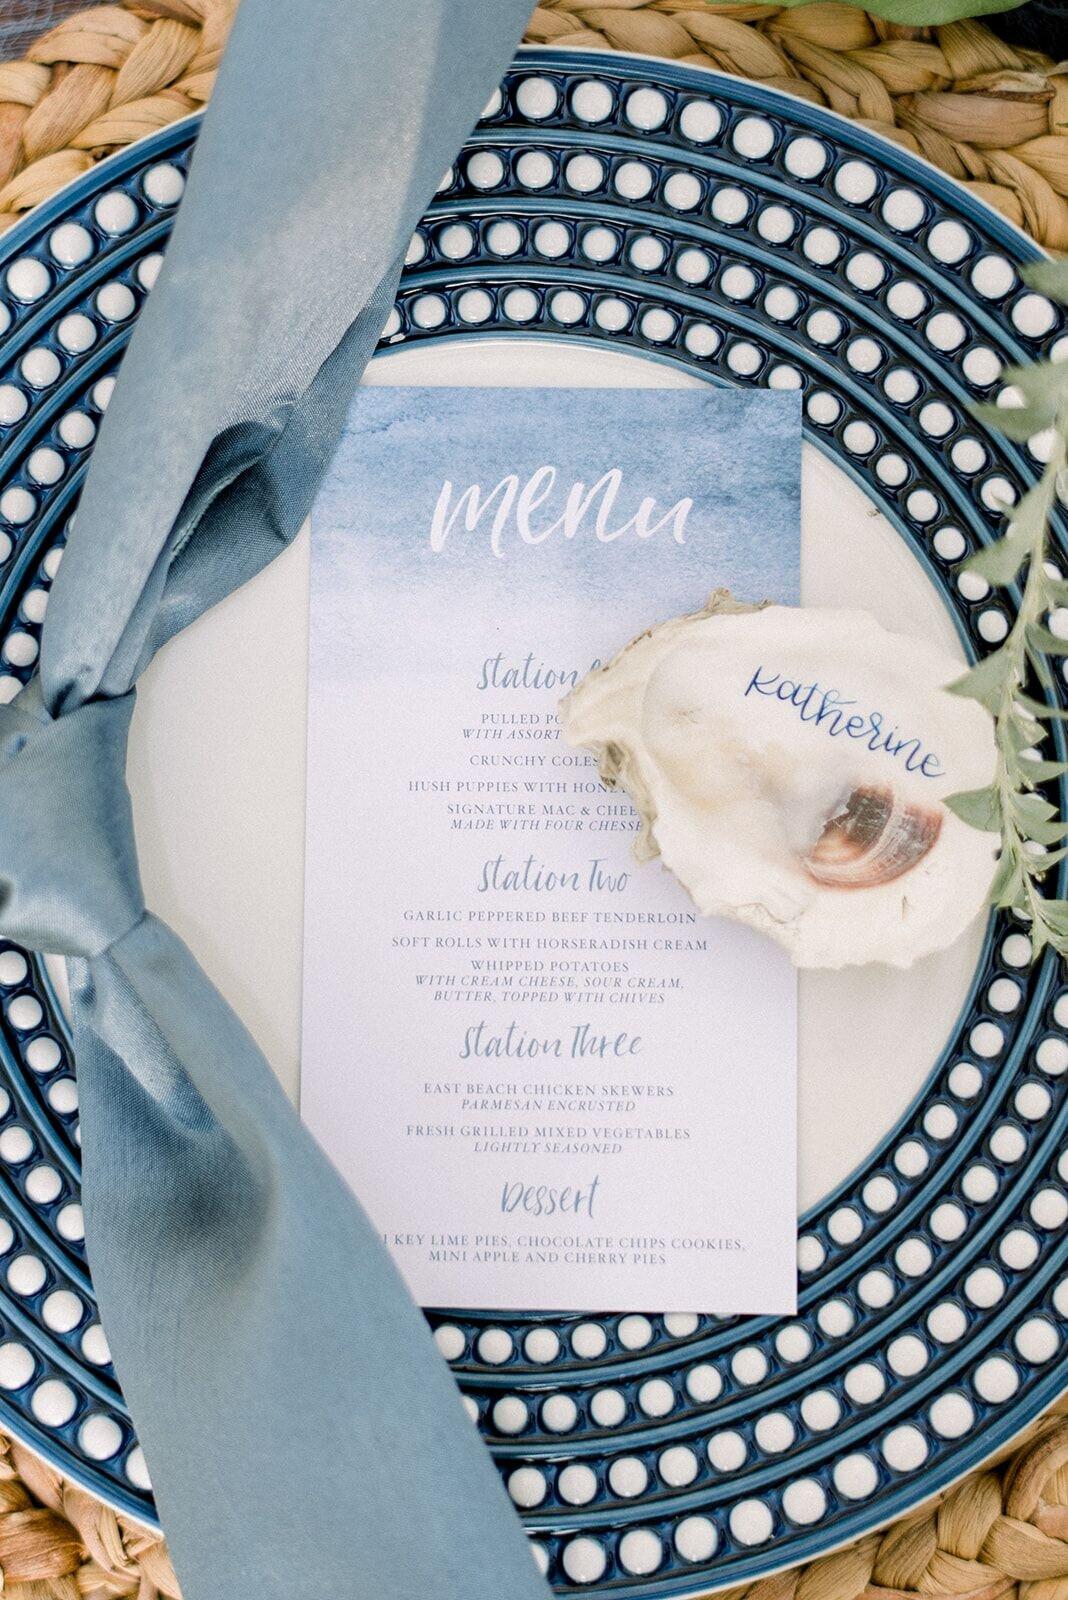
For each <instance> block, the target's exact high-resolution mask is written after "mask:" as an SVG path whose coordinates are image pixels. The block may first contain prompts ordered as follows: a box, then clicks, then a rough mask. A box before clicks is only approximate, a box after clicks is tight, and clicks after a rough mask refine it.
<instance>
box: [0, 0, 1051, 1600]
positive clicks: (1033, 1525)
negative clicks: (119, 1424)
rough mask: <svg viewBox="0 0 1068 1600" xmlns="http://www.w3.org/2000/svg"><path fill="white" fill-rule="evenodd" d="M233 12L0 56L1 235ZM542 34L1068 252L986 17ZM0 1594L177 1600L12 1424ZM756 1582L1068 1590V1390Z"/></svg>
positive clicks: (606, 27) (160, 105)
mask: <svg viewBox="0 0 1068 1600" xmlns="http://www.w3.org/2000/svg"><path fill="white" fill-rule="evenodd" d="M295 3H297V4H301V3H304V0H295ZM391 3H393V4H402V3H403V0H391ZM3 4H4V0H0V6H2V5H3ZM235 5H236V0H141V3H133V0H129V3H127V0H123V3H122V4H120V5H103V6H95V7H93V8H91V9H90V10H86V11H82V12H80V13H78V14H77V15H75V16H72V17H70V18H68V19H67V20H66V21H64V22H62V23H60V24H59V26H57V27H55V28H52V29H51V30H50V31H49V32H48V33H46V34H45V35H43V36H42V37H41V38H39V39H38V40H37V41H36V42H35V43H34V44H32V45H31V47H30V49H29V50H28V51H27V53H26V55H25V57H24V58H23V59H22V60H19V61H12V62H6V63H0V230H2V229H3V228H5V227H9V226H10V225H11V224H12V223H13V222H15V221H17V220H18V218H19V216H21V215H22V214H23V213H24V212H25V211H27V210H28V209H29V208H30V207H32V206H34V205H36V204H38V202H39V201H41V200H43V199H45V198H46V197H47V196H48V195H49V194H51V193H52V192H53V191H54V190H55V189H58V188H59V187H60V186H61V185H62V184H64V183H67V182H68V181H69V180H70V179H71V178H74V177H76V176H77V175H78V174H79V173H81V172H84V171H85V170H86V169H87V168H89V167H90V166H92V165H93V163H94V162H95V161H98V160H100V159H101V158H102V157H104V156H106V155H108V154H110V153H111V152H112V151H113V150H116V149H119V148H120V147H121V146H123V145H126V144H129V143H131V142H132V141H133V140H134V139H138V138H140V137H141V136H142V135H144V134H146V133H151V132H152V131H153V130H154V129H156V128H160V127H163V126H165V125H166V124H167V123H169V122H173V121H175V120H176V119H177V118H179V117H182V116H186V115H188V113H190V112H192V111H195V110H196V109H197V108H198V107H199V106H201V105H203V104H204V102H205V101H206V100H207V99H208V98H209V96H210V94H211V90H212V85H213V83H214V78H215V70H216V68H217V66H218V63H219V58H220V55H221V53H222V47H223V45H224V43H225V40H226V35H227V32H228V30H229V26H230V22H231V20H232V17H233V12H234V9H235ZM386 14H387V13H386V12H385V11H384V12H383V15H384V16H385V15H386ZM527 38H528V39H529V40H530V41H532V42H536V43H548V44H554V45H562V46H569V45H575V46H582V47H584V48H587V49H589V48H598V49H620V50H635V51H639V52H641V53H642V54H645V55H661V56H667V57H669V58H671V59H672V60H678V61H687V62H691V63H695V64H697V65H700V66H706V67H707V66H712V67H718V68H719V69H720V70H721V71H726V72H731V73H735V74H737V75H739V76H742V77H748V78H755V79H757V80H759V81H760V82H762V83H768V84H771V85H773V86H774V87H777V88H781V89H786V90H788V91H789V92H791V93H793V94H799V95H803V96H805V97H806V98H807V99H810V100H815V101H817V102H818V103H819V104H821V105H829V106H831V107H832V108H833V109H834V110H836V111H839V112H842V113H843V114H844V115H846V116H849V117H853V118H856V119H857V120H859V121H862V122H864V123H865V125H866V126H868V127H871V128H875V129H877V130H878V131H879V132H881V133H885V134H887V135H888V136H889V137H890V138H893V139H896V140H898V141H899V142H900V143H901V144H904V145H906V146H907V147H908V148H909V149H912V150H915V151H917V152H919V153H920V154H922V155H924V156H926V157H927V158H928V160H930V161H933V162H935V163H936V164H937V165H938V166H940V167H943V168H944V169H945V170H946V171H947V172H950V173H952V175H953V176H954V177H956V178H959V179H961V180H962V181H963V182H965V183H967V184H968V186H969V187H970V188H973V189H975V190H976V191H977V192H978V193H980V194H981V195H982V196H983V197H984V198H985V199H986V200H988V201H989V202H990V203H991V204H993V205H995V206H997V207H998V209H999V210H1001V211H1003V212H1004V213H1005V215H1006V216H1008V217H1010V218H1011V219H1012V221H1014V222H1016V223H1018V224H1020V225H1021V226H1023V227H1025V228H1026V229H1027V230H1028V231H1029V232H1030V233H1031V234H1032V235H1033V236H1034V237H1035V238H1036V239H1038V240H1039V241H1040V242H1041V243H1043V244H1045V245H1046V246H1047V247H1048V248H1050V249H1053V250H1068V63H1061V64H1060V65H1059V66H1058V65H1057V64H1056V63H1055V62H1053V61H1052V60H1051V59H1050V58H1049V57H1047V56H1041V55H1038V54H1036V53H1034V52H1030V51H1026V50H1021V49H1017V48H1014V47H1012V46H1010V45H1007V44H1004V43H1002V41H1001V40H999V39H997V38H996V37H995V36H994V35H993V34H992V33H991V32H990V31H989V29H988V28H986V27H985V26H983V25H982V24H981V23H974V22H962V23H954V24H951V25H950V26H948V27H944V28H932V29H925V28H919V29H916V28H902V27H897V26H894V25H891V24H887V23H884V22H881V21H879V20H878V19H876V18H872V17H869V16H868V15H867V14H866V13H864V12H862V11H858V10H854V9H852V8H851V7H848V6H845V5H838V4H820V3H817V4H812V5H806V6H804V7H802V8H800V9H797V10H783V9H781V8H780V7H777V6H774V5H749V4H735V5H731V4H716V3H710V4H704V3H701V0H601V3H600V4H597V5H587V4H585V3H584V0H546V3H545V4H544V5H541V6H539V7H538V9H537V11H535V13H534V15H533V17H532V18H531V22H530V27H529V31H528V33H527ZM1065 47H1066V50H1068V40H1066V41H1065ZM278 1448H279V1449H280V1450H284V1449H285V1440H284V1439H280V1440H279V1441H278ZM336 1514H337V1510H336V1508H324V1515H336ZM0 1591H2V1594H3V1597H4V1600H180V1597H179V1589H178V1583H177V1580H176V1579H175V1576H174V1572H173V1570H172V1568H171V1565H170V1562H169V1560H168V1558H167V1553H166V1548H165V1546H164V1544H163V1543H162V1541H161V1540H160V1539H159V1538H158V1537H156V1536H154V1535H152V1534H149V1533H147V1532H145V1531H144V1530H143V1529H140V1528H137V1527H136V1526H135V1525H133V1524H130V1523H128V1522H125V1521H124V1520H123V1519H122V1518H120V1517H117V1516H116V1515H115V1514H114V1513H113V1512H111V1511H109V1510H108V1509H107V1508H106V1507H105V1506H103V1505H101V1504H100V1503H99V1502H98V1501H96V1500H94V1499H93V1498H92V1497H91V1496H89V1495H87V1494H85V1493H84V1492H83V1491H82V1490H80V1489H76V1488H74V1487H73V1486H72V1485H70V1484H67V1483H65V1482H64V1481H63V1480H62V1479H60V1478H59V1477H58V1476H57V1474H55V1473H54V1472H52V1471H51V1470H50V1469H49V1468H47V1467H45V1466H43V1465H42V1463H41V1462H39V1461H38V1460H37V1459H36V1458H35V1457H34V1456H32V1455H30V1454H29V1452H28V1451H26V1450H24V1449H23V1448H22V1447H21V1446H19V1445H17V1444H15V1443H13V1442H11V1441H8V1440H6V1439H5V1438H4V1437H3V1435H0ZM359 1592H360V1577H359V1573H358V1572H354V1573H353V1588H352V1594H353V1596H356V1595H357V1594H359ZM743 1596H744V1597H745V1600H931V1597H940V1596H945V1597H950V1596H952V1597H954V1600H1002V1597H1005V1600H1068V1401H1065V1402H1062V1404H1061V1405H1060V1406H1059V1407H1057V1408H1055V1411H1054V1412H1053V1413H1051V1415H1050V1416H1048V1417H1047V1418H1046V1419H1045V1420H1044V1421H1043V1422H1042V1423H1040V1424H1039V1425H1038V1427H1037V1428H1036V1429H1035V1430H1033V1431H1032V1433H1031V1434H1030V1435H1029V1437H1028V1440H1027V1442H1026V1444H1024V1445H1023V1446H1022V1447H1020V1446H1018V1447H1017V1449H1016V1450H1015V1452H1014V1453H1011V1454H1007V1455H1006V1456H1004V1457H1003V1458H1002V1459H1001V1461H1000V1463H998V1464H995V1465H993V1466H990V1467H988V1468H987V1469H985V1470H984V1471H982V1472H979V1473H975V1474H973V1475H972V1476H971V1477H970V1478H968V1479H966V1480H965V1481H964V1482H963V1483H961V1484H960V1485H958V1487H957V1488H955V1489H954V1490H952V1491H951V1492H950V1493H949V1494H948V1495H947V1496H945V1497H944V1498H943V1499H942V1501H941V1502H940V1503H939V1504H937V1505H935V1506H931V1507H927V1508H926V1509H924V1510H922V1511H920V1512H917V1513H915V1514H914V1515H912V1516H910V1517H907V1518H906V1519H904V1520H903V1521H902V1522H899V1523H896V1524H895V1525H894V1526H893V1527H891V1528H889V1529H886V1530H884V1531H883V1532H882V1533H873V1534H870V1535H869V1536H868V1537H867V1538H865V1539H862V1540H861V1541H860V1542H859V1543H858V1544H856V1545H854V1546H851V1547H850V1548H848V1549H846V1550H843V1551H840V1552H839V1553H837V1554H836V1555H832V1556H827V1557H824V1559H823V1560H821V1561H816V1562H813V1563H812V1564H811V1565H810V1566H808V1567H804V1568H797V1569H794V1570H793V1571H790V1572H787V1573H783V1574H781V1575H780V1576H778V1577H774V1578H769V1579H766V1580H764V1581H763V1582H761V1583H757V1584H753V1585H749V1586H746V1587H744V1588H741V1589H736V1590H733V1591H730V1600H741V1597H743ZM234 1600H238V1597H237V1596H235V1597H234ZM241 1600H244V1597H241ZM294 1600H296V1597H294ZM323 1600H349V1597H348V1596H344V1597H343V1596H337V1597H334V1596H331V1597H325V1596H324V1597H323ZM428 1600H430V1597H428ZM502 1600H507V1597H506V1596H502Z"/></svg>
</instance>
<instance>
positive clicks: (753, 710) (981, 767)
mask: <svg viewBox="0 0 1068 1600" xmlns="http://www.w3.org/2000/svg"><path fill="white" fill-rule="evenodd" d="M960 672H961V668H960V665H959V663H958V662H957V661H956V660H954V658H953V657H952V656H950V655H948V654H947V653H946V652H945V651H943V650H940V649H938V648H936V647H935V646H933V645H930V644H928V643H927V642H926V641H924V640H919V639H907V638H904V637H902V636H901V635H898V634H892V633H888V632H887V631H886V630H885V629H884V628H882V627H880V625H879V624H878V623H877V622H876V621H875V619H874V618H873V617H870V616H868V615H867V614H866V613H864V612H859V611H833V610H816V609H810V610H805V609H802V608H799V607H793V606H764V607H757V606H747V605H742V604H740V603H739V602H737V601H735V600H733V599H732V598H731V597H730V595H728V594H727V593H726V592H725V591H720V592H718V593H717V594H715V595H713V596H712V599H711V600H710V601H709V603H708V605H707V606H706V608H705V609H704V610H703V611H700V612H698V613H696V614H695V615H693V616H688V617H678V618H675V619H674V620H673V621H670V622H664V623H661V624H660V626H659V627H655V628H652V629H650V630H649V631H648V632H647V633H644V634H642V635H641V637H640V638H638V639H635V640H634V641H633V642H632V643H631V644H630V645H628V646H627V648H626V649H625V650H623V651H621V652H620V654H619V655H618V656H616V657H615V658H614V660H612V661H610V662H609V663H608V664H607V666H605V667H601V668H598V669H597V670H595V671H594V672H591V673H590V674H588V676H587V677H586V678H584V679H583V681H582V682H581V683H580V684H579V685H578V686H577V688H575V689H574V690H573V691H572V692H571V694H570V695H568V697H567V699H566V700H564V701H563V703H562V705H561V708H560V710H561V722H562V726H563V730H564V736H565V738H567V739H568V741H569V742H570V743H572V744H574V745H580V746H582V747H584V748H586V749H588V750H591V751H592V752H593V753H594V754H595V755H596V756H597V759H598V765H599V770H600V773H601V777H602V779H603V780H604V782H605V783H606V784H608V785H609V786H614V785H618V786H619V787H620V788H623V789H625V790H626V791H627V793H628V794H629V795H630V797H631V799H632V800H633V802H634V805H635V807H636V809H637V812H638V816H639V819H640V823H641V827H640V830H639V833H638V836H637V838H636V841H635V854H636V855H637V857H638V859H639V860H649V859H650V858H651V857H654V856H657V855H659V856H660V857H661V858H662V860H663V862H664V865H665V866H666V867H668V868H669V869H670V870H671V872H673V873H674V875H675V876H676V877H677V878H678V880H679V882H680V883H681V884H682V885H683V886H684V888H685V889H687V890H688V892H689V894H690V895H691V897H692V899H693V900H694V901H695V903H696V904H697V906H698V907H699V909H700V910H701V911H703V912H705V913H706V914H707V915H709V916H728V917H734V918H736V919H738V920H739V921H741V922H745V923H748V924H749V925H750V926H751V927H754V928H757V929H758V930H760V931H761V932H762V933H766V934H768V935H769V936H770V937H771V938H773V939H776V940H777V941H778V942H779V943H780V944H782V945H784V946H785V947H786V949H787V950H788V951H789V953H790V956H791V958H792V959H793V961H794V963H795V964H796V965H797V966H800V967H843V966H856V965H862V964H864V963H866V962H870V961H885V962H887V963H889V964H891V965H893V966H899V967H908V966H911V965H912V963H913V962H914V961H916V960H917V959H919V958H920V957H921V956H924V955H928V954H930V953H931V952H932V951H935V950H940V949H943V948H944V947H945V946H947V945H949V944H952V943H953V941H954V940H955V939H957V938H958V937H959V936H960V934H962V933H963V932H964V930H965V928H966V927H967V926H968V924H969V923H970V922H971V921H972V919H973V918H974V917H976V916H978V915H979V914H980V913H981V912H982V910H983V907H984V904H985V901H986V894H987V889H988V887H989V884H990V881H991V876H992V873H993V868H994V858H995V854H996V848H997V839H996V837H995V836H994V835H993V834H990V833H981V832H979V831H977V830H976V829H974V828H971V827H969V826H968V825H967V824H966V823H964V822H962V821H961V819H960V818H959V817H957V816H956V815H955V814H954V813H953V812H952V811H950V810H949V808H948V807H947V806H946V805H945V804H944V802H945V800H946V798H947V797H948V796H949V795H951V794H954V793H956V792H957V791H959V790H964V789H977V788H981V787H983V786H984V785H986V784H988V783H989V782H990V781H991V779H992V776H993V772H994V765H995V749H994V736H993V723H992V720H991V718H990V716H989V715H988V713H987V712H986V711H985V710H984V709H983V708H982V707H981V706H980V705H978V704H977V703H976V702H975V701H972V700H966V699H962V698H961V697H959V696H956V695H951V694H948V693H947V692H946V686H947V685H948V684H949V683H951V682H952V681H953V680H954V679H956V678H957V677H959V676H960Z"/></svg>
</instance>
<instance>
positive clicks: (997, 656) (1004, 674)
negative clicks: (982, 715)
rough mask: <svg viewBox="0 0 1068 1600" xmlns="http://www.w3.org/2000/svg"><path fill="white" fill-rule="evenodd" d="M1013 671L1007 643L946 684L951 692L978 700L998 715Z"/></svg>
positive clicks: (967, 698)
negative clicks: (960, 676)
mask: <svg viewBox="0 0 1068 1600" xmlns="http://www.w3.org/2000/svg"><path fill="white" fill-rule="evenodd" d="M1012 672H1013V660H1012V655H1011V653H1010V651H1009V650H1008V648H1007V647H1006V646H1005V645H1002V646H1001V648H1000V649H998V650H992V651H991V653H990V655H988V656H984V657H983V659H982V661H977V662H976V664H975V666H974V667H971V668H969V670H968V671H967V672H966V673H965V674H964V676H963V678H956V679H955V680H954V681H953V682H952V683H949V684H947V685H946V688H947V689H948V691H949V693H950V694H959V695H961V696H962V698H963V699H965V700H978V702H979V704H980V705H981V706H985V707H986V709H987V710H988V711H989V712H990V713H991V714H992V715H993V716H997V714H998V712H999V711H1000V710H1001V705H1002V701H1003V700H1004V698H1005V688H1006V685H1007V684H1008V683H1009V682H1010V679H1011V674H1012Z"/></svg>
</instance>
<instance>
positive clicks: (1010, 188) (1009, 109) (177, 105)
mask: <svg viewBox="0 0 1068 1600" xmlns="http://www.w3.org/2000/svg"><path fill="white" fill-rule="evenodd" d="M0 3H2V0H0ZM234 5H235V0H126V3H124V4H122V5H104V6H95V7H93V8H92V9H90V10H87V11H84V12H81V13H79V14H78V15H76V16H73V17H70V18H68V19H67V20H66V21H64V22H62V23H60V24H59V26H58V27H55V28H52V29H51V30H50V31H49V32H48V33H46V34H45V35H44V36H43V37H42V38H40V39H38V40H37V42H36V43H35V44H34V45H32V46H31V48H30V49H29V51H28V52H27V54H26V57H25V58H24V59H23V60H21V61H15V62H8V63H6V64H2V65H0V228H3V227H5V226H9V225H10V223H11V222H12V221H14V220H15V218H16V217H18V216H19V215H20V214H21V213H22V212H23V211H25V210H26V209H27V208H28V207H30V206H32V205H35V204H36V203H37V202H38V201H39V200H42V199H43V198H44V197H45V196H46V195H47V194H50V193H51V192H52V190H53V189H56V188H58V187H59V186H60V184H63V183H66V182H67V181H68V180H69V179H70V178H73V177H75V176H76V175H77V174H78V173H79V172H84V171H85V169H86V168H87V167H89V166H90V165H91V164H92V163H93V161H94V160H97V159H99V158H100V157H101V156H103V155H106V154H108V153H109V152H110V151H112V150H114V149H116V148H117V147H119V146H120V145H124V144H128V143H129V142H130V141H131V140H132V139H136V138H138V137H140V136H141V135H142V134H145V133H148V132H150V131H151V130H152V129H154V128H159V127H162V126H163V125H164V124H165V123H168V122H173V121H174V120H175V119H176V118H178V117H181V116H185V115H187V114H188V113H189V112H190V111H194V110H196V108H197V107H198V106H200V105H202V104H203V102H204V101H205V100H206V99H207V98H208V96H209V95H210V93H211V87H212V83H213V81H214V76H215V69H216V67H217V65H218V61H219V56H220V53H221V49H222V45H223V43H224V41H225V38H226V33H227V30H228V28H229V26H230V21H231V19H232V16H233V11H234ZM384 14H385V13H384ZM527 37H528V38H529V39H531V40H534V41H537V42H539V43H551V44H555V45H564V46H567V45H583V46H586V47H587V48H589V47H593V48H602V49H617V50H637V51H641V52H642V53H644V54H646V55H660V56H668V57H670V58H672V59H674V60H679V61H689V62H695V63H698V64H700V65H702V66H714V67H719V68H721V69H722V70H723V71H726V72H733V73H737V74H739V75H740V76H742V77H746V78H755V79H758V80H759V81H760V82H762V83H768V84H772V85H774V86H775V87H778V88H782V89H787V90H789V91H790V92H791V93H793V94H800V95H804V96H805V97H806V98H808V99H811V100H816V101H818V102H819V103H820V104H825V105H829V106H831V107H833V109H834V110H836V111H840V112H842V113H844V115H846V116H848V117H855V118H857V119H859V120H860V121H862V122H864V123H865V124H866V125H867V126H869V127H872V128H876V129H878V130H879V131H880V132H883V133H885V134H887V135H888V136H889V137H891V138H894V139H897V140H898V141H899V142H900V143H902V144H905V145H907V146H908V147H909V148H910V149H912V150H916V151H918V152H920V153H921V154H922V155H925V156H926V157H927V158H928V159H929V160H931V161H933V162H935V163H936V165H938V166H940V167H943V168H944V169H945V171H947V172H949V173H951V174H952V175H953V176H954V177H956V178H959V179H961V180H962V181H963V182H965V183H967V184H968V185H969V187H972V188H974V189H976V190H977V191H978V192H979V193H980V194H982V195H983V196H984V198H985V199H987V200H989V201H990V202H991V204H993V205H996V206H997V207H998V208H999V209H1000V210H1001V211H1003V212H1004V213H1005V214H1006V215H1007V216H1008V217H1010V218H1011V219H1012V220H1013V221H1014V222H1016V223H1019V224H1020V225H1021V226H1023V227H1024V228H1026V229H1027V231H1028V232H1029V233H1031V234H1032V235H1033V236H1034V237H1035V238H1036V239H1038V240H1039V241H1040V242H1041V243H1042V244H1045V245H1046V246H1047V247H1048V248H1050V249H1053V250H1068V63H1066V62H1062V63H1060V65H1058V64H1057V63H1055V62H1054V61H1052V60H1051V59H1050V57H1048V56H1043V55H1039V54H1038V53H1036V52H1033V51H1028V50H1023V49H1019V48H1016V47H1014V46H1012V45H1008V44H1005V43H1003V42H1002V40H1000V39H998V38H997V37H995V35H994V34H993V33H991V32H990V30H989V28H987V27H985V26H984V25H983V24H982V23H978V22H957V23H951V24H950V25H949V26H947V27H943V28H903V27H898V26H896V25H894V24H890V23H885V22H881V21H879V20H878V19H876V18H870V17H868V16H867V15H866V14H865V13H864V12H863V11H859V10H857V9H855V8H854V7H851V6H846V5H838V4H815V5H806V6H801V7H799V8H797V9H794V10H783V9H782V8H780V7H778V6H774V5H750V4H740V5H737V4H736V5H731V4H719V3H715V0H713V3H710V4H709V3H703V0H601V3H599V4H594V5H589V4H586V3H585V0H545V4H543V5H541V6H539V7H538V9H537V10H536V11H535V13H534V15H533V17H532V18H531V22H530V28H529V31H528V34H527ZM1065 49H1066V51H1068V40H1066V41H1065Z"/></svg>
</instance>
